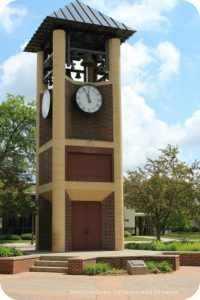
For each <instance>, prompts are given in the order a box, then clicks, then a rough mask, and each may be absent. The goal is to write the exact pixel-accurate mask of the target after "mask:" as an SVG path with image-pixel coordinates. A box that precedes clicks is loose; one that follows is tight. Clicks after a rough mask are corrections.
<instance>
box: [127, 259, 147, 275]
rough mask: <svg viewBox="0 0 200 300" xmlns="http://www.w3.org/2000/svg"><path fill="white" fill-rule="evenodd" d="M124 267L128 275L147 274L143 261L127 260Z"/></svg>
mask: <svg viewBox="0 0 200 300" xmlns="http://www.w3.org/2000/svg"><path fill="white" fill-rule="evenodd" d="M126 267H127V271H128V274H130V275H146V274H147V273H148V270H147V266H146V264H145V263H144V261H143V260H127V262H126Z"/></svg>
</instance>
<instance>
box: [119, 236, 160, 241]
mask: <svg viewBox="0 0 200 300" xmlns="http://www.w3.org/2000/svg"><path fill="white" fill-rule="evenodd" d="M124 240H125V241H144V242H145V241H154V240H155V239H154V238H148V237H141V236H127V237H125V238H124Z"/></svg>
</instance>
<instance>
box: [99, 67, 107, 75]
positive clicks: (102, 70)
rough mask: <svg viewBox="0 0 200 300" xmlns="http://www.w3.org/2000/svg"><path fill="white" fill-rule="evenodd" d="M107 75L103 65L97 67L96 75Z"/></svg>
mask: <svg viewBox="0 0 200 300" xmlns="http://www.w3.org/2000/svg"><path fill="white" fill-rule="evenodd" d="M106 73H107V71H106V69H105V65H104V64H101V65H99V66H98V67H97V74H98V75H105V74H106Z"/></svg>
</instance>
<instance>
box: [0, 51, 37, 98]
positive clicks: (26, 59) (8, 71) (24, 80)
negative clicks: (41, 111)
mask: <svg viewBox="0 0 200 300" xmlns="http://www.w3.org/2000/svg"><path fill="white" fill-rule="evenodd" d="M0 70H1V74H2V75H1V77H0V87H1V88H0V101H2V100H5V95H6V94H7V93H11V94H14V95H22V96H25V97H26V99H27V100H33V99H35V98H36V90H35V86H36V55H34V54H31V53H25V52H21V53H18V54H16V55H14V56H11V57H10V58H9V59H7V60H6V61H5V62H4V63H3V64H2V65H1V66H0Z"/></svg>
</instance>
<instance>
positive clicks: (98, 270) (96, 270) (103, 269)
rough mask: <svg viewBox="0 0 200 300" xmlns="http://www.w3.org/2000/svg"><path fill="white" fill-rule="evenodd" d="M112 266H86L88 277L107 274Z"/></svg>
mask: <svg viewBox="0 0 200 300" xmlns="http://www.w3.org/2000/svg"><path fill="white" fill-rule="evenodd" d="M109 269H110V266H109V265H108V264H107V263H96V264H94V263H89V264H87V265H86V266H85V274H86V275H97V274H107V273H108V271H109Z"/></svg>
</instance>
